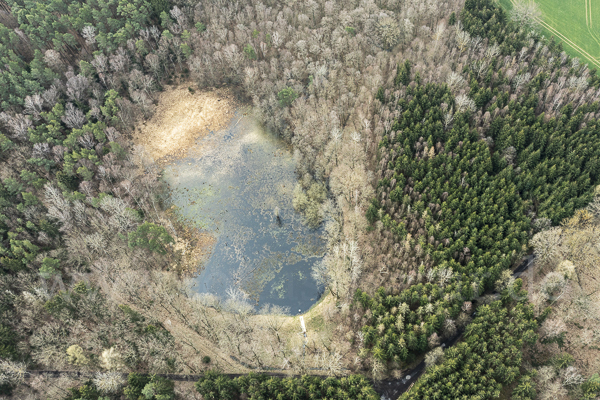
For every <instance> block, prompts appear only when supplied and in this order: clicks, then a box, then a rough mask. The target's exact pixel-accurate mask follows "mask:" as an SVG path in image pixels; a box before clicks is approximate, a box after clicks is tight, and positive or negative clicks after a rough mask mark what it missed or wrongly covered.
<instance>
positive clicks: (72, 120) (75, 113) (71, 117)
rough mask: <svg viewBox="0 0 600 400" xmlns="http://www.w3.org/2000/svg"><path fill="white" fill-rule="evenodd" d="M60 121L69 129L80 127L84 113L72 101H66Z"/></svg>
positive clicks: (83, 120)
mask: <svg viewBox="0 0 600 400" xmlns="http://www.w3.org/2000/svg"><path fill="white" fill-rule="evenodd" d="M62 121H63V122H64V123H65V125H67V126H68V127H69V128H71V129H80V128H81V127H82V126H83V124H85V122H86V118H85V114H84V113H83V112H82V111H81V110H80V109H79V108H77V107H75V106H74V105H73V103H67V105H66V107H65V115H63V117H62Z"/></svg>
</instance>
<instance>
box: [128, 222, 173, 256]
mask: <svg viewBox="0 0 600 400" xmlns="http://www.w3.org/2000/svg"><path fill="white" fill-rule="evenodd" d="M171 243H174V240H173V237H171V235H169V233H168V232H167V230H166V229H165V227H163V226H159V225H156V224H154V223H152V222H144V223H143V224H142V225H140V226H138V227H137V229H136V231H135V232H130V233H129V247H131V248H133V247H142V248H146V249H148V250H150V251H153V252H155V253H158V254H166V253H167V246H168V245H169V244H171Z"/></svg>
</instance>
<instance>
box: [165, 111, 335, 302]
mask: <svg viewBox="0 0 600 400" xmlns="http://www.w3.org/2000/svg"><path fill="white" fill-rule="evenodd" d="M195 154H198V155H195ZM294 169H295V164H294V159H293V157H292V155H291V154H290V152H289V149H288V148H287V147H286V145H285V144H284V143H283V142H281V141H280V140H278V139H276V138H275V137H273V136H272V135H270V134H269V133H267V132H265V131H264V130H263V129H261V127H260V126H259V125H258V124H256V123H255V122H254V121H253V119H252V118H251V117H247V116H243V115H242V114H241V112H237V113H236V114H235V115H234V117H233V118H232V121H231V123H230V125H229V128H227V129H225V130H223V131H219V132H215V133H211V135H209V136H208V137H206V138H205V139H202V140H201V141H199V142H198V143H197V144H196V147H195V148H193V149H190V151H189V155H188V157H187V158H184V159H181V160H179V161H177V162H175V163H173V164H171V165H170V166H168V167H167V168H166V170H165V174H164V176H165V180H166V181H167V183H168V184H169V186H170V188H171V202H172V204H173V206H175V208H176V210H177V214H178V215H179V217H180V218H181V219H182V220H183V221H184V222H185V223H187V224H188V225H191V226H196V227H198V228H201V229H203V230H206V231H208V232H211V233H213V234H214V235H215V237H216V239H217V240H216V244H215V246H214V249H213V252H212V255H211V256H210V258H209V259H208V261H207V262H206V264H205V265H204V266H203V269H202V271H201V272H200V273H199V275H198V277H197V285H196V287H197V289H198V291H199V292H210V293H215V294H218V295H221V296H225V295H226V292H227V290H228V289H230V288H231V289H235V288H237V289H241V290H242V291H243V292H245V293H246V294H248V295H249V296H250V299H251V300H252V301H253V302H255V303H256V304H257V305H258V306H261V305H264V304H276V305H280V306H285V307H289V308H290V310H291V311H292V312H293V313H296V312H298V310H302V311H305V310H306V309H308V308H309V307H310V306H311V305H312V304H314V302H315V301H316V300H317V297H318V288H317V285H316V283H315V281H314V280H313V279H312V277H311V275H310V272H311V267H312V265H313V264H314V263H315V262H318V261H320V259H321V258H322V257H323V252H324V247H325V243H324V239H323V238H322V236H321V235H322V233H323V232H322V231H320V230H311V229H309V228H308V227H307V226H305V225H304V224H303V222H302V217H301V215H299V214H298V213H296V212H295V211H294V209H293V207H292V193H293V189H294V186H295V185H296V176H295V173H294Z"/></svg>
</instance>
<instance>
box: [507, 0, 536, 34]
mask: <svg viewBox="0 0 600 400" xmlns="http://www.w3.org/2000/svg"><path fill="white" fill-rule="evenodd" d="M510 18H511V19H512V20H513V21H514V22H515V24H516V25H517V26H521V27H523V29H525V30H530V31H531V30H538V29H539V26H540V23H539V21H540V20H541V18H542V12H541V11H540V9H539V6H538V5H537V4H536V3H535V2H533V1H526V0H519V1H517V2H515V3H514V4H513V7H512V9H511V11H510Z"/></svg>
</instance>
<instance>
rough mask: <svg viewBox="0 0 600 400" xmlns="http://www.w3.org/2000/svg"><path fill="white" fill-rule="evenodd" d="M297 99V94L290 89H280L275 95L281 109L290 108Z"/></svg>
mask: <svg viewBox="0 0 600 400" xmlns="http://www.w3.org/2000/svg"><path fill="white" fill-rule="evenodd" d="M297 98H298V93H297V92H296V91H295V90H294V89H293V88H291V87H286V88H284V89H281V90H280V91H279V93H277V100H278V101H279V105H280V106H281V107H288V106H290V105H291V104H292V103H293V102H294V100H296V99H297Z"/></svg>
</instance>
